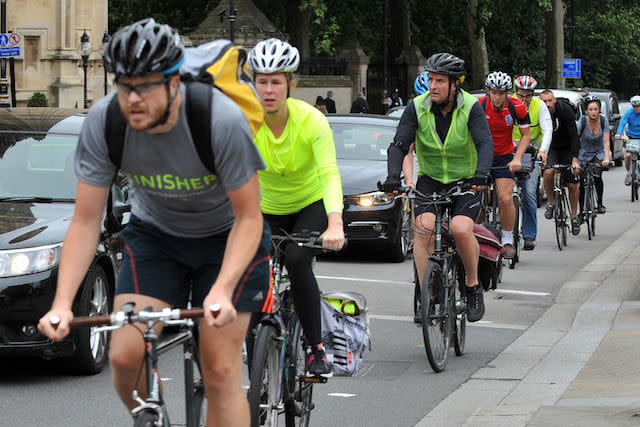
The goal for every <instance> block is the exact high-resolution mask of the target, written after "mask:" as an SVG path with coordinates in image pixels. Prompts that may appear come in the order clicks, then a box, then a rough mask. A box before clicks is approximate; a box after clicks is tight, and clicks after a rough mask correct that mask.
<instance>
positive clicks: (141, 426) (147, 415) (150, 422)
mask: <svg viewBox="0 0 640 427" xmlns="http://www.w3.org/2000/svg"><path fill="white" fill-rule="evenodd" d="M156 421H158V414H157V413H156V412H155V411H153V410H151V409H144V410H142V411H140V412H138V415H136V419H135V422H134V423H133V427H155V425H156Z"/></svg>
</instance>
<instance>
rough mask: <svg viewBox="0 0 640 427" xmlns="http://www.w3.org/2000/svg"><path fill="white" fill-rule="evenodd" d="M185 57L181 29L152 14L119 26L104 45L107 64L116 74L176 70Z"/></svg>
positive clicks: (109, 69)
mask: <svg viewBox="0 0 640 427" xmlns="http://www.w3.org/2000/svg"><path fill="white" fill-rule="evenodd" d="M183 61H184V46H183V45H182V41H181V40H180V36H179V35H178V33H176V32H174V31H173V30H172V29H171V27H170V26H168V25H165V24H158V23H156V21H154V20H153V18H147V19H143V20H142V21H138V22H135V23H133V24H131V25H128V26H126V27H123V28H121V29H119V30H118V31H116V33H115V34H114V35H113V37H112V38H111V41H110V42H109V43H108V44H107V45H106V46H105V48H104V67H105V69H106V70H107V71H108V72H110V73H113V74H115V75H116V78H120V77H129V78H134V77H139V76H145V75H148V74H152V73H161V74H172V73H176V72H177V71H178V69H179V68H180V65H181V64H182V62H183Z"/></svg>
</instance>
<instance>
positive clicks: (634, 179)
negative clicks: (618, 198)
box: [629, 161, 638, 202]
mask: <svg viewBox="0 0 640 427" xmlns="http://www.w3.org/2000/svg"><path fill="white" fill-rule="evenodd" d="M629 172H630V173H631V201H632V202H635V201H636V200H638V172H637V171H636V162H634V161H631V168H630V171H629Z"/></svg>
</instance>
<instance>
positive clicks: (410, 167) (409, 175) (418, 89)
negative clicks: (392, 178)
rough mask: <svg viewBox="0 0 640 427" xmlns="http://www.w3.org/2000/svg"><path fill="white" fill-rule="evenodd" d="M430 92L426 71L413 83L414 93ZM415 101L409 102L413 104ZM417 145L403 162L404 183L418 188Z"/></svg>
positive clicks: (412, 147) (413, 146)
mask: <svg viewBox="0 0 640 427" xmlns="http://www.w3.org/2000/svg"><path fill="white" fill-rule="evenodd" d="M428 90H429V72H428V71H425V72H424V73H422V74H420V75H419V76H418V77H416V80H415V82H414V83H413V91H414V92H415V93H416V95H418V96H419V95H422V94H424V93H427V91H428ZM412 102H413V100H411V101H409V103H412ZM415 147H416V145H415V143H414V144H411V147H409V153H408V154H407V155H406V156H405V157H404V160H403V161H402V174H403V175H404V182H405V184H407V185H408V186H409V187H412V188H416V182H417V181H418V158H417V157H416V156H415V152H416V150H415Z"/></svg>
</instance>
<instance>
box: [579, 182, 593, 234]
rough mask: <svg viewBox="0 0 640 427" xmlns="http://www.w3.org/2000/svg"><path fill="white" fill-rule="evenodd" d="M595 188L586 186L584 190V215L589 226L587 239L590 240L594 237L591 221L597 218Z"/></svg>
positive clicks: (589, 184) (590, 185)
mask: <svg viewBox="0 0 640 427" xmlns="http://www.w3.org/2000/svg"><path fill="white" fill-rule="evenodd" d="M592 193H593V187H592V184H591V183H588V184H587V185H585V189H584V207H583V209H582V214H583V215H584V219H585V223H586V224H587V237H588V238H589V240H591V238H592V237H593V229H592V228H591V224H592V222H591V219H592V218H593V217H594V216H595V214H596V212H595V207H594V205H593V196H592Z"/></svg>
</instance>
